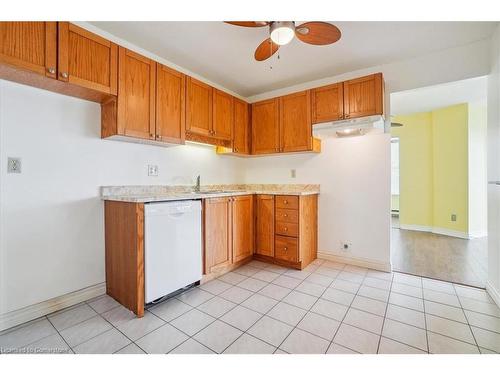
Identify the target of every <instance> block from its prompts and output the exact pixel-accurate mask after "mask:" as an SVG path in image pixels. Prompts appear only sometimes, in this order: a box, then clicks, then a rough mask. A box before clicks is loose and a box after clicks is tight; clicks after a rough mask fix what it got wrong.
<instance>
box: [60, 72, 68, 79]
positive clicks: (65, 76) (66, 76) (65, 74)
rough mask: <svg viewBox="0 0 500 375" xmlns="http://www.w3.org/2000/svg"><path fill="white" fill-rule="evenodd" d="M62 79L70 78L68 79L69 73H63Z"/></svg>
mask: <svg viewBox="0 0 500 375" xmlns="http://www.w3.org/2000/svg"><path fill="white" fill-rule="evenodd" d="M61 77H63V78H68V77H69V75H68V73H67V72H62V73H61Z"/></svg>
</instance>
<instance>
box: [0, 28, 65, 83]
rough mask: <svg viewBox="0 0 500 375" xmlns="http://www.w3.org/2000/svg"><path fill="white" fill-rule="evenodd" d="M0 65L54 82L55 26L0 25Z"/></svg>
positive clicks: (55, 74) (55, 58)
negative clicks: (6, 65) (41, 76)
mask: <svg viewBox="0 0 500 375" xmlns="http://www.w3.org/2000/svg"><path fill="white" fill-rule="evenodd" d="M0 63H5V64H8V65H11V66H13V67H16V68H20V69H23V70H28V71H32V72H35V73H38V74H40V75H43V76H47V77H49V78H57V23H56V22H0Z"/></svg>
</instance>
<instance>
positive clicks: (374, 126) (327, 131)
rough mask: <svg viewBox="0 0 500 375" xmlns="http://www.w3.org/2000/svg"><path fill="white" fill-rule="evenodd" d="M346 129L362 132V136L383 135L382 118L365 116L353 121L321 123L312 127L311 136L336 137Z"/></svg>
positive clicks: (379, 116)
mask: <svg viewBox="0 0 500 375" xmlns="http://www.w3.org/2000/svg"><path fill="white" fill-rule="evenodd" d="M347 129H353V130H357V129H360V130H362V132H361V133H362V134H367V133H383V132H384V117H383V116H381V115H375V116H366V117H360V118H355V119H346V120H338V121H331V122H323V123H320V124H314V125H313V136H315V137H318V138H326V137H338V136H339V135H338V134H337V132H339V131H345V130H347Z"/></svg>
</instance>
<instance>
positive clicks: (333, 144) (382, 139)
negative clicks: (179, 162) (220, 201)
mask: <svg viewBox="0 0 500 375" xmlns="http://www.w3.org/2000/svg"><path fill="white" fill-rule="evenodd" d="M292 168H293V169H295V170H296V178H291V177H290V176H291V173H290V169H292ZM245 170H246V178H245V180H246V182H247V183H283V184H293V183H299V184H300V183H304V184H307V183H313V184H320V185H321V194H320V197H319V244H318V250H319V251H321V252H327V253H330V254H332V255H339V256H347V257H353V258H357V259H359V260H366V261H370V262H372V263H374V264H377V265H379V266H389V260H390V250H389V248H390V246H389V225H390V221H389V220H390V134H377V135H366V136H362V137H353V138H342V139H338V138H327V139H324V140H323V142H322V144H321V153H320V154H302V155H283V156H269V157H259V158H252V159H248V160H246V164H245ZM340 241H347V242H351V243H352V250H351V251H350V252H341V251H340Z"/></svg>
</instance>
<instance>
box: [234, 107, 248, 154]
mask: <svg viewBox="0 0 500 375" xmlns="http://www.w3.org/2000/svg"><path fill="white" fill-rule="evenodd" d="M249 126H250V113H249V105H248V103H246V102H244V101H243V100H239V99H234V128H233V152H235V153H237V154H249V153H250V147H249V132H250V128H249Z"/></svg>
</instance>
